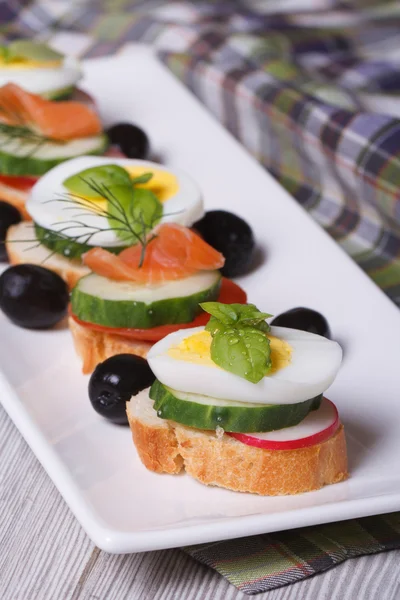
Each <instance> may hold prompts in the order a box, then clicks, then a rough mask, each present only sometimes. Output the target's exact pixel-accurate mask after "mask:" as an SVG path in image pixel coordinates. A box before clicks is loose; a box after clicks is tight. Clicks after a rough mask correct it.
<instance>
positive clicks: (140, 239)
mask: <svg viewBox="0 0 400 600" xmlns="http://www.w3.org/2000/svg"><path fill="white" fill-rule="evenodd" d="M81 180H82V181H83V182H84V183H85V184H86V185H87V186H88V187H89V188H90V189H91V190H92V191H93V192H94V193H95V194H97V196H98V197H100V198H102V199H103V200H106V202H107V203H108V206H110V207H112V208H113V209H114V211H113V212H110V210H109V209H108V208H103V207H101V206H99V205H98V203H97V202H96V201H94V200H91V199H90V198H87V197H85V196H81V195H79V194H75V193H72V192H68V193H66V194H62V195H60V196H58V197H57V198H54V199H51V200H47V202H63V203H65V204H67V205H69V206H66V207H65V208H64V210H76V208H77V207H80V208H84V209H88V208H90V209H91V212H92V213H93V216H100V217H103V218H105V219H107V221H108V222H109V223H110V221H112V222H113V223H115V224H116V225H113V226H111V225H110V226H109V227H99V226H96V225H88V224H87V223H83V222H82V221H80V220H79V219H80V218H82V217H87V215H88V213H87V210H85V212H82V213H76V214H74V215H73V218H72V219H70V220H68V221H66V222H65V226H64V227H62V228H61V229H57V231H55V233H57V235H62V236H64V237H65V238H67V239H69V240H71V241H75V242H77V243H81V244H82V243H84V244H90V241H91V240H92V238H93V237H94V236H95V235H96V234H97V233H101V232H106V231H113V232H115V233H116V234H117V235H118V234H124V236H128V237H130V238H131V239H132V242H133V243H137V244H140V246H141V253H140V260H139V265H138V266H139V268H140V267H142V266H143V263H144V259H145V255H146V249H147V247H148V245H149V244H150V242H152V241H153V240H154V239H155V238H156V237H157V234H156V233H154V232H152V229H153V228H154V227H155V226H156V224H157V223H158V221H159V215H158V214H157V212H156V210H154V211H153V213H152V214H150V215H149V217H148V218H145V216H144V214H143V211H139V214H138V215H135V195H134V194H133V200H132V202H131V203H130V205H129V207H128V209H126V208H125V207H124V206H123V204H122V203H121V201H120V200H119V199H118V198H117V196H116V195H115V194H114V193H113V191H112V189H111V188H110V187H109V186H107V185H106V184H104V183H100V184H99V183H97V182H96V181H95V180H94V179H93V178H84V177H82V178H81ZM180 212H181V211H176V212H174V213H168V214H167V215H164V216H170V215H174V214H179V213H180ZM54 225H56V224H55V223H54V224H53V226H54ZM71 229H73V230H76V229H82V233H80V234H79V235H77V236H74V237H73V238H71V237H69V236H68V235H66V232H68V231H70V230H71ZM82 238H83V239H84V241H82Z"/></svg>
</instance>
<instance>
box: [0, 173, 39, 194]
mask: <svg viewBox="0 0 400 600" xmlns="http://www.w3.org/2000/svg"><path fill="white" fill-rule="evenodd" d="M38 179H39V178H38V177H20V176H16V175H0V184H3V185H6V186H7V187H12V188H15V189H16V190H21V191H22V192H28V191H29V190H30V189H31V188H32V187H33V186H34V185H35V183H36V182H37V180H38Z"/></svg>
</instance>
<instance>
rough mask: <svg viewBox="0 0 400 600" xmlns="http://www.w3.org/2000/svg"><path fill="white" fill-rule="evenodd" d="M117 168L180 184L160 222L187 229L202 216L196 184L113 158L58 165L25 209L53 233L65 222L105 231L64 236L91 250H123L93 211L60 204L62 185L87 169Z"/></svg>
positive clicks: (145, 164)
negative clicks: (168, 178)
mask: <svg viewBox="0 0 400 600" xmlns="http://www.w3.org/2000/svg"><path fill="white" fill-rule="evenodd" d="M110 164H116V165H120V166H121V167H124V166H130V167H135V166H136V167H146V168H148V169H149V171H151V169H152V168H153V169H157V170H159V171H167V172H169V173H172V174H173V175H175V176H176V178H177V180H178V184H179V190H178V192H177V193H176V194H175V195H173V196H171V198H169V199H168V200H165V202H163V210H164V215H165V216H163V217H162V219H161V222H174V223H179V224H181V225H185V226H190V225H192V224H193V223H194V222H195V221H197V220H198V219H200V218H201V217H202V216H203V214H204V207H203V198H202V195H201V191H200V189H199V188H198V187H197V184H196V183H195V182H194V181H193V180H192V179H191V177H189V176H188V175H186V173H183V172H182V171H179V170H178V169H170V168H167V167H163V166H162V165H159V164H157V163H153V162H150V161H145V160H133V159H129V158H114V157H105V156H80V157H78V158H73V159H71V160H68V161H66V162H64V163H61V164H60V165H57V166H56V167H54V168H53V169H51V170H50V171H48V172H47V173H46V174H45V175H43V177H41V178H40V179H39V181H38V182H37V183H36V184H35V185H34V186H33V188H32V190H31V192H30V195H29V198H28V201H27V204H26V208H27V211H28V213H29V214H30V216H31V217H32V219H33V220H34V221H35V223H37V224H38V225H40V226H42V227H44V228H45V229H50V230H52V231H55V232H57V231H61V230H63V229H64V228H65V226H66V225H67V224H68V223H67V222H68V221H73V220H74V219H78V220H79V222H80V223H83V224H85V225H86V226H87V227H90V226H92V227H101V228H103V229H106V231H101V232H98V233H95V234H94V235H93V237H92V238H91V239H90V240H89V241H87V240H86V237H87V233H86V235H85V233H84V232H83V229H82V227H72V228H71V229H68V231H65V232H64V235H67V236H69V237H71V238H78V239H77V240H76V241H78V242H82V243H88V244H89V245H91V246H103V247H107V246H126V242H124V241H122V240H121V239H120V238H119V237H118V236H117V235H116V233H115V232H114V231H112V230H110V229H109V227H110V226H109V223H108V221H107V219H106V218H105V217H102V216H100V215H96V214H95V213H94V212H93V211H91V210H89V209H87V208H85V207H82V206H76V207H72V209H71V204H70V203H67V202H62V200H59V198H61V197H63V196H64V197H65V194H67V193H68V190H67V189H66V188H65V187H64V185H63V181H65V180H66V179H67V177H70V176H71V175H74V174H76V173H79V172H80V171H83V170H84V169H88V168H90V167H97V166H101V165H110Z"/></svg>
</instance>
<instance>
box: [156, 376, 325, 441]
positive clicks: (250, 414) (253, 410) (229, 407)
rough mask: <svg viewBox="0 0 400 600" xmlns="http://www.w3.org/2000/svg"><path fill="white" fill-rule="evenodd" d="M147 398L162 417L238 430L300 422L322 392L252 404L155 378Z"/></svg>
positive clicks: (271, 428) (269, 428)
mask: <svg viewBox="0 0 400 600" xmlns="http://www.w3.org/2000/svg"><path fill="white" fill-rule="evenodd" d="M149 395H150V398H151V399H152V400H154V409H155V410H156V411H157V415H158V416H159V417H160V418H161V419H168V420H170V421H176V422H177V423H181V424H182V425H187V426H189V427H196V429H206V430H210V429H215V428H216V427H222V428H223V429H224V430H225V431H229V432H237V433H255V432H260V431H275V430H276V429H284V428H285V427H293V426H294V425H297V424H298V423H300V422H301V421H302V420H303V419H304V418H305V417H306V416H307V415H308V413H309V412H310V411H311V410H316V409H317V408H319V405H320V404H321V399H322V394H321V395H320V396H317V397H315V398H311V399H310V400H305V401H304V402H298V403H296V404H252V403H250V402H235V401H229V400H221V399H217V398H209V397H207V396H201V395H198V394H189V393H184V392H178V391H176V390H172V389H171V388H168V387H167V386H164V385H163V384H162V383H160V381H158V379H156V380H155V382H154V383H153V385H152V386H151V388H150V392H149Z"/></svg>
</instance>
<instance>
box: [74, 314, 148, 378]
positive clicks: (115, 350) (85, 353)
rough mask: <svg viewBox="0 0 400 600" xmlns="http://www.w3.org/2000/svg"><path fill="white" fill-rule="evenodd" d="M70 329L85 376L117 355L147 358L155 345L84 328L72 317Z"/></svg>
mask: <svg viewBox="0 0 400 600" xmlns="http://www.w3.org/2000/svg"><path fill="white" fill-rule="evenodd" d="M69 328H70V331H71V333H72V337H73V340H74V345H75V350H76V352H77V354H78V356H80V358H81V359H82V362H83V366H82V372H83V373H85V374H87V373H92V371H94V369H95V368H96V366H97V365H98V364H99V363H101V362H103V360H106V358H110V357H111V356H115V355H116V354H135V355H136V356H143V357H146V356H147V353H148V351H149V350H150V348H151V347H152V345H153V344H151V343H150V342H141V341H139V340H137V341H136V340H130V339H127V338H123V337H121V336H119V335H112V334H110V333H106V332H104V333H103V332H102V331H94V330H93V329H89V328H88V327H82V325H80V324H79V323H77V322H76V321H75V319H73V318H72V317H70V318H69Z"/></svg>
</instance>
